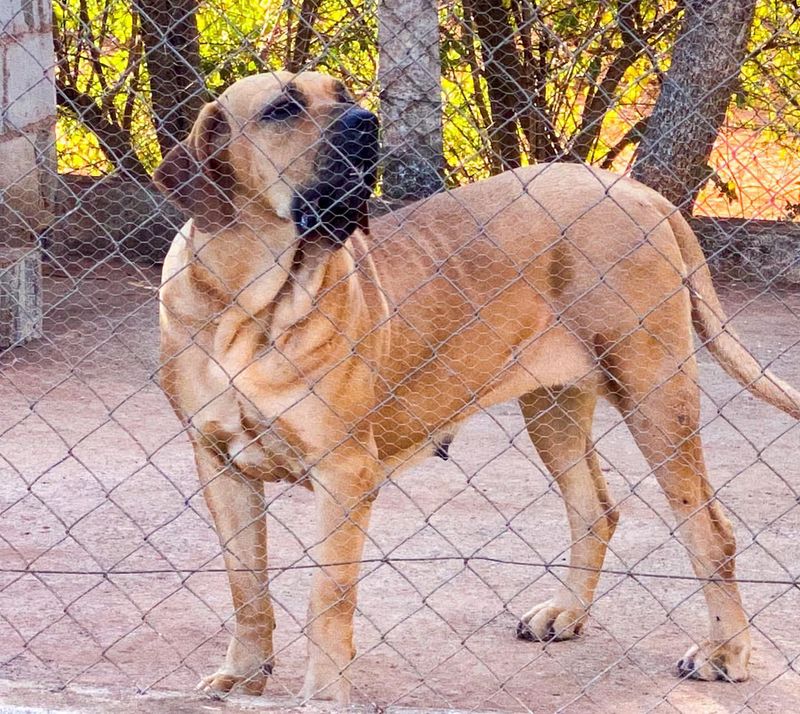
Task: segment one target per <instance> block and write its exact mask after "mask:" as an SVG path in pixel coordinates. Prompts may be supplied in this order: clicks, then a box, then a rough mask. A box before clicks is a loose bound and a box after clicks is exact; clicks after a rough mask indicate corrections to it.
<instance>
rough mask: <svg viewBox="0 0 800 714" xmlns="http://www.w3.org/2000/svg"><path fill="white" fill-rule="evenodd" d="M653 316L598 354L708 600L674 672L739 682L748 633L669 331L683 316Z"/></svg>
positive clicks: (726, 530)
mask: <svg viewBox="0 0 800 714" xmlns="http://www.w3.org/2000/svg"><path fill="white" fill-rule="evenodd" d="M669 309H671V307H670V306H669V305H667V306H665V307H664V308H663V310H664V311H666V310H669ZM656 317H658V319H653V320H652V321H650V322H649V324H648V326H647V327H648V328H649V329H647V328H643V329H639V330H637V331H636V332H634V333H633V334H630V335H628V336H625V337H623V338H621V339H620V340H619V341H617V342H615V343H610V344H607V345H606V346H605V347H604V348H603V349H602V350H600V351H601V352H602V353H601V354H600V355H599V356H600V359H601V362H602V363H603V366H604V367H605V370H606V374H607V375H608V377H609V389H608V392H609V398H610V399H611V401H612V402H613V403H614V404H615V406H617V408H618V409H619V410H620V412H621V414H622V415H623V416H624V418H625V420H626V423H627V424H628V427H629V429H630V430H631V433H632V434H633V436H634V438H635V439H636V442H637V444H638V445H639V448H640V449H641V450H642V453H643V454H644V456H645V458H646V459H647V461H648V463H649V464H650V467H651V468H652V470H653V472H654V473H655V475H656V478H657V479H658V482H659V484H660V485H661V487H662V488H663V490H664V493H665V495H666V497H667V501H668V502H669V505H670V507H671V508H672V511H673V513H674V515H675V519H676V521H677V531H678V534H679V535H680V537H681V540H682V541H683V543H684V545H685V546H686V548H687V550H688V551H689V557H690V558H691V562H692V566H693V568H694V572H695V574H696V575H697V577H698V578H699V579H700V585H698V587H702V589H703V593H704V595H705V599H706V603H707V605H708V609H709V617H710V621H711V633H710V637H709V639H706V640H703V641H702V642H700V643H698V644H697V645H695V646H693V647H692V648H691V649H690V650H689V651H688V652H687V653H686V655H684V657H683V659H681V661H680V662H679V663H678V670H679V673H680V674H681V675H688V676H692V677H695V678H698V679H727V680H732V681H740V680H744V679H746V678H747V667H748V660H749V658H750V635H749V632H748V622H747V617H746V615H745V612H744V610H743V608H742V603H741V598H740V596H739V589H738V586H737V583H736V580H735V561H734V557H735V553H736V541H735V537H734V533H733V528H732V527H731V524H730V522H729V521H728V519H727V517H726V516H725V514H724V513H723V511H722V508H721V507H720V504H719V503H718V501H717V500H716V496H715V493H714V489H713V487H712V486H711V484H710V483H709V482H708V479H707V477H706V468H705V463H704V459H703V451H702V445H701V442H700V433H699V429H700V397H699V389H698V386H697V382H696V365H695V360H694V357H693V356H692V351H693V346H692V344H691V337H690V336H689V335H686V336H685V337H683V338H682V339H680V338H679V337H677V336H676V332H677V329H676V328H673V329H672V330H670V326H671V325H672V326H674V325H678V324H680V323H681V322H686V323H687V326H688V320H685V321H680V320H678V319H674V320H670V319H669V316H668V315H667V314H662V315H656ZM677 335H680V333H679V332H678V333H677Z"/></svg>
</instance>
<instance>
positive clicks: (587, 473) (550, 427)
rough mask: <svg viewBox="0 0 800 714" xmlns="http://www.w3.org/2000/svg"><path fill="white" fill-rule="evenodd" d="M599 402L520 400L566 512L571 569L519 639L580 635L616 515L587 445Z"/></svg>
mask: <svg viewBox="0 0 800 714" xmlns="http://www.w3.org/2000/svg"><path fill="white" fill-rule="evenodd" d="M596 400H597V397H596V395H595V394H594V392H593V391H591V390H590V389H584V388H581V387H577V386H573V387H561V388H555V389H540V390H537V391H535V392H531V393H530V394H526V395H525V396H524V397H522V398H521V399H520V405H521V407H522V413H523V415H524V417H525V423H526V426H527V429H528V434H529V435H530V437H531V441H533V444H534V446H535V447H536V449H537V451H538V452H539V455H540V457H541V458H542V461H544V464H545V466H546V467H547V468H548V469H549V471H550V473H551V474H552V476H553V478H554V479H555V481H556V483H557V484H558V487H559V489H560V491H561V494H562V496H563V498H564V503H565V505H566V509H567V518H568V520H569V527H570V533H571V536H572V543H571V545H570V570H569V571H568V572H567V574H566V577H565V578H564V579H563V580H562V581H561V584H560V586H559V588H558V592H557V593H556V595H555V596H554V597H553V598H551V599H550V600H547V601H546V602H543V603H541V604H539V605H537V606H536V607H534V608H533V609H532V610H530V611H529V612H527V613H526V614H525V615H524V616H523V617H522V622H521V623H520V625H519V627H518V629H517V634H518V636H519V637H520V638H522V639H536V640H564V639H569V638H571V637H574V636H575V635H577V634H579V633H580V630H581V628H582V627H583V624H584V622H585V621H586V617H587V615H588V610H589V606H590V605H591V603H592V599H593V598H594V591H595V588H596V587H597V582H598V580H599V578H600V568H601V567H602V566H603V560H604V558H605V554H606V548H607V546H608V541H609V540H610V539H611V536H612V535H613V533H614V529H615V527H616V524H617V513H616V510H615V509H614V505H613V503H612V501H611V498H610V496H609V494H608V488H607V486H606V482H605V479H604V478H603V474H602V473H601V471H600V465H599V463H598V460H597V455H596V454H595V452H594V450H593V447H592V441H591V427H592V416H593V414H594V407H595V403H596Z"/></svg>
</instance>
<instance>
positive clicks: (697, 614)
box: [0, 262, 800, 712]
mask: <svg viewBox="0 0 800 714" xmlns="http://www.w3.org/2000/svg"><path fill="white" fill-rule="evenodd" d="M73 267H74V268H75V269H74V270H73V271H72V274H71V275H65V274H63V273H55V272H53V273H52V274H50V275H49V276H47V278H46V282H45V299H46V303H47V306H48V311H47V318H46V322H45V334H46V337H45V338H44V339H42V340H40V341H37V342H35V343H33V344H30V345H28V346H26V347H22V348H19V349H15V350H13V351H11V352H10V353H7V354H6V355H5V356H4V357H3V358H2V360H1V361H0V513H2V516H1V517H0V678H2V679H5V680H13V681H14V682H17V683H34V684H36V685H44V686H47V687H60V686H63V685H65V684H68V685H70V686H71V687H73V688H75V687H78V688H80V687H110V688H112V689H115V690H117V691H119V692H121V693H128V694H132V693H135V692H141V691H151V690H159V691H160V690H163V691H172V692H188V690H190V689H191V688H192V687H193V686H194V685H195V683H196V682H197V680H198V679H199V677H200V676H201V674H205V673H208V672H209V671H210V670H212V669H213V668H214V667H215V666H216V665H217V664H218V662H219V660H220V658H221V657H222V655H223V653H224V648H225V646H226V643H227V637H228V636H227V633H226V630H230V628H231V619H230V618H231V605H230V601H229V596H228V589H227V583H226V579H225V575H224V572H223V569H222V563H221V558H220V557H219V546H218V544H217V541H216V537H215V535H214V533H213V531H212V530H211V528H210V525H209V517H208V514H207V512H206V509H205V505H204V503H203V500H202V496H201V494H199V493H198V488H197V483H196V478H195V473H194V465H193V461H192V455H191V451H190V448H189V445H188V442H187V439H186V436H185V434H183V433H182V431H181V427H180V425H179V423H178V422H177V420H176V419H175V417H174V416H173V414H172V412H171V410H170V408H169V406H168V404H167V402H166V400H165V398H164V396H163V395H162V393H161V391H160V390H159V388H158V386H157V384H156V381H155V372H156V369H157V306H156V301H155V286H156V284H157V273H156V272H155V271H154V270H152V269H140V268H136V267H134V266H132V265H129V264H126V265H122V264H113V263H109V262H106V263H103V264H101V265H95V264H90V263H87V264H86V265H85V266H83V268H82V269H81V268H80V266H73ZM722 296H723V301H724V302H725V304H726V306H727V309H728V311H729V313H730V314H734V313H735V314H736V315H737V317H736V319H735V322H734V324H735V326H736V327H737V329H738V330H739V332H740V333H741V334H742V335H743V337H744V338H745V341H746V343H747V344H748V345H749V346H750V347H751V348H752V349H753V351H754V352H755V353H756V354H757V355H758V356H759V357H760V358H761V359H762V361H764V362H768V363H771V364H772V366H773V368H774V369H775V370H776V371H777V372H778V373H779V374H781V375H782V376H784V377H786V378H787V379H789V380H791V381H793V382H794V383H800V347H798V346H797V341H798V334H800V293H798V292H796V291H795V292H787V291H785V290H784V291H781V290H778V289H776V288H770V289H767V288H758V287H754V286H752V285H750V286H745V285H735V284H727V285H726V287H725V289H724V290H723V291H722ZM700 363H701V377H702V385H703V389H704V392H705V397H704V412H703V415H704V422H703V435H704V440H705V445H706V454H707V461H708V465H709V469H710V473H711V478H712V481H713V483H714V485H715V486H716V488H717V489H718V496H719V499H720V500H721V501H722V503H723V504H724V506H725V507H726V509H727V511H728V514H729V516H730V518H731V519H732V521H733V523H734V525H735V528H736V533H737V537H738V541H739V559H738V574H739V577H740V578H742V579H743V580H744V583H743V585H742V591H743V597H744V600H745V604H746V607H747V609H748V612H749V613H750V614H751V617H752V624H753V630H754V638H755V646H756V649H755V652H754V657H753V663H752V679H751V680H750V681H749V682H746V683H743V684H738V685H731V684H722V683H701V682H682V681H680V680H678V679H677V678H676V676H675V674H674V663H675V661H676V660H677V658H678V657H679V656H680V655H681V654H682V653H683V651H684V650H685V649H686V648H687V647H688V646H689V644H690V643H691V642H692V641H699V640H700V639H702V638H703V637H704V635H705V632H706V614H705V606H704V603H703V601H702V596H701V595H700V593H699V587H698V583H696V582H694V581H692V579H691V569H690V566H689V561H688V558H687V556H686V554H685V551H684V550H683V548H682V547H681V546H680V544H679V543H678V542H677V541H676V539H675V538H674V537H673V535H672V532H671V524H672V519H671V517H670V514H669V512H668V509H667V507H666V504H665V501H664V498H663V496H662V495H661V492H660V491H659V489H658V487H657V484H656V483H655V480H654V478H653V476H652V475H650V474H649V473H648V469H647V468H646V467H645V464H644V462H643V460H642V458H641V456H640V455H639V453H638V451H637V450H636V448H635V446H634V444H633V441H632V439H631V438H630V436H629V434H628V433H627V431H626V429H625V427H624V426H622V425H620V424H619V418H618V416H617V415H616V413H614V412H613V411H611V410H610V409H608V408H603V409H601V410H600V413H599V414H598V419H597V423H596V431H595V434H596V436H597V437H598V439H599V450H600V452H601V454H602V457H603V460H604V468H605V469H606V475H607V477H608V480H609V482H610V484H611V488H612V491H613V493H614V495H615V496H616V498H617V499H618V500H619V501H620V509H621V523H620V527H619V529H618V531H617V534H616V536H615V539H614V541H613V543H612V546H611V551H612V552H611V553H610V554H609V557H608V560H607V567H608V570H609V572H608V573H606V574H604V576H603V578H602V580H601V583H600V588H599V594H598V598H597V602H596V604H595V607H594V610H593V618H592V621H591V624H590V625H589V626H588V628H587V629H586V631H585V634H584V635H583V636H582V637H581V638H579V639H578V640H575V641H572V642H566V643H555V644H551V645H546V646H543V645H541V644H536V643H530V642H523V641H519V640H517V639H516V638H515V637H514V628H515V626H516V624H517V619H518V617H519V615H521V614H522V613H523V612H524V611H525V610H527V609H528V608H529V607H531V606H532V605H533V604H534V603H536V602H539V601H540V600H542V599H545V598H547V597H548V596H549V594H550V593H552V592H553V590H554V588H555V586H556V583H557V582H558V578H562V577H564V575H565V573H566V570H565V569H564V567H563V566H564V565H565V564H566V562H567V560H566V558H567V547H568V544H569V536H568V531H567V527H566V518H565V513H564V507H563V504H562V502H561V499H560V498H559V496H558V495H557V493H556V492H555V491H554V489H553V487H552V485H551V483H550V481H549V480H548V478H547V477H546V475H545V474H544V472H543V470H542V467H541V464H540V462H539V461H538V459H537V458H536V457H535V456H534V454H533V451H532V448H531V445H530V443H529V442H528V440H527V437H526V436H525V434H524V430H523V425H522V420H521V417H520V414H519V412H518V410H517V408H516V405H514V404H508V405H502V406H500V407H498V408H495V409H493V410H491V411H490V412H488V413H486V414H483V415H481V416H480V417H478V418H476V419H474V420H473V421H471V422H470V423H469V424H468V426H467V427H466V428H465V429H464V430H463V431H462V432H461V433H460V434H459V436H458V437H457V439H456V441H455V443H454V444H453V446H452V447H451V450H450V453H451V459H450V461H448V462H443V461H441V460H438V459H430V460H428V461H427V462H425V463H424V464H422V465H421V466H420V467H418V468H414V469H413V470H411V471H409V472H406V473H404V474H402V475H401V476H400V477H398V478H397V479H396V480H395V481H394V482H392V483H390V484H388V485H387V486H386V487H385V488H384V489H383V492H382V494H381V497H380V498H379V499H378V501H377V504H376V508H375V513H374V518H373V523H372V529H371V540H370V542H369V544H368V548H367V552H366V554H365V557H366V559H368V560H370V561H371V562H369V563H368V564H366V565H365V566H364V569H363V572H364V576H363V580H362V583H361V587H360V600H359V613H358V617H357V641H358V647H359V654H358V658H357V660H356V661H355V663H354V664H353V666H352V668H351V675H350V676H351V678H352V680H353V682H354V684H355V688H354V699H355V700H356V701H357V702H358V703H360V704H363V705H367V706H373V705H374V706H378V707H385V706H388V705H398V706H402V707H430V708H463V709H476V710H507V711H519V710H526V709H527V710H533V711H536V712H551V711H568V712H612V711H621V712H640V711H650V710H653V711H658V712H662V711H664V712H672V711H679V712H728V711H740V710H746V711H755V712H792V711H800V615H799V614H798V613H800V587H798V577H800V503H798V494H800V468H799V467H798V456H797V454H798V437H800V429H799V428H798V426H797V424H795V423H794V422H793V421H792V420H791V419H789V418H788V417H785V416H784V415H782V414H779V413H778V412H776V411H775V410H773V409H771V408H769V407H767V406H765V405H763V404H761V403H759V402H758V401H756V400H755V399H754V398H752V397H750V396H749V395H748V394H743V393H742V392H741V390H740V389H739V388H738V387H737V386H736V385H735V384H733V383H732V382H731V381H730V380H729V379H728V378H727V377H726V376H725V375H724V374H723V373H722V372H721V370H720V369H719V368H718V367H717V366H716V365H715V364H713V363H712V362H711V360H710V358H709V357H708V355H707V354H706V353H705V352H703V353H701V355H700ZM268 495H269V496H270V505H269V516H268V517H269V526H270V538H271V542H270V555H271V566H272V567H274V568H275V570H274V577H273V580H272V590H273V594H274V599H275V603H276V608H277V613H278V618H279V619H278V629H277V631H276V638H277V651H278V666H277V669H276V672H275V676H274V678H273V679H272V680H271V682H270V684H269V686H268V688H267V691H266V693H265V698H267V699H269V698H275V701H276V702H281V701H291V700H288V699H285V697H289V696H292V695H293V694H294V693H296V692H297V691H298V690H299V688H300V684H301V680H302V673H303V666H304V660H305V642H304V639H303V635H302V631H301V628H302V623H303V620H304V614H305V609H306V604H307V592H308V585H309V581H310V575H311V570H310V569H309V568H308V567H303V566H308V565H309V562H310V561H309V560H308V558H307V557H306V556H305V553H304V548H305V547H306V546H307V545H308V544H310V543H311V542H312V529H311V525H312V524H311V494H309V493H307V492H306V491H304V490H302V489H300V488H297V487H290V486H285V485H283V486H282V485H275V486H269V487H268ZM0 701H2V695H0ZM170 701H172V700H170ZM175 701H176V704H175V709H174V710H175V711H184V710H186V711H188V710H191V708H192V707H191V706H189V708H188V709H187V708H185V707H184V705H180V706H179V704H178V702H179V701H181V700H180V699H177V700H175ZM50 705H51V706H52V702H51V703H50Z"/></svg>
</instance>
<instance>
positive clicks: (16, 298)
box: [0, 247, 42, 352]
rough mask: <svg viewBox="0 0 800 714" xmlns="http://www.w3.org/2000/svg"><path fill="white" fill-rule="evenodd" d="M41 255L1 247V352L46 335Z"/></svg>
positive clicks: (32, 250)
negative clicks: (43, 319)
mask: <svg viewBox="0 0 800 714" xmlns="http://www.w3.org/2000/svg"><path fill="white" fill-rule="evenodd" d="M41 271H42V268H41V256H40V254H39V251H38V249H36V248H33V247H31V248H0V352H2V351H3V350H6V349H8V348H10V347H15V346H17V345H20V344H22V343H24V342H27V341H29V340H32V339H35V338H37V337H41V336H42V293H41Z"/></svg>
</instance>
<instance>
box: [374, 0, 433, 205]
mask: <svg viewBox="0 0 800 714" xmlns="http://www.w3.org/2000/svg"><path fill="white" fill-rule="evenodd" d="M378 46H379V51H380V57H379V64H378V82H379V83H380V86H381V94H380V98H381V106H380V113H381V124H382V129H383V145H384V151H385V153H386V156H385V160H384V162H383V193H384V196H386V198H389V199H393V200H400V201H404V200H416V199H420V198H424V197H425V196H429V195H431V194H432V193H436V192H437V191H441V190H442V189H443V188H444V180H443V173H444V159H443V150H442V88H441V73H442V70H441V62H440V59H439V15H438V5H437V3H435V2H432V0H381V2H380V4H379V9H378Z"/></svg>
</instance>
